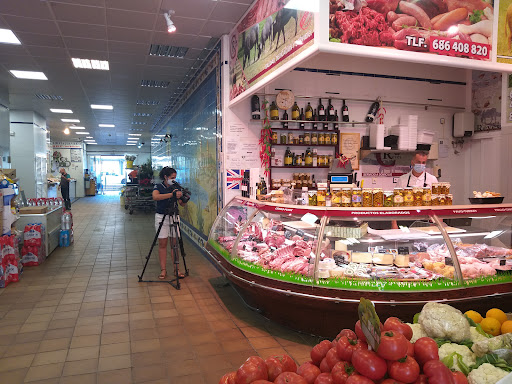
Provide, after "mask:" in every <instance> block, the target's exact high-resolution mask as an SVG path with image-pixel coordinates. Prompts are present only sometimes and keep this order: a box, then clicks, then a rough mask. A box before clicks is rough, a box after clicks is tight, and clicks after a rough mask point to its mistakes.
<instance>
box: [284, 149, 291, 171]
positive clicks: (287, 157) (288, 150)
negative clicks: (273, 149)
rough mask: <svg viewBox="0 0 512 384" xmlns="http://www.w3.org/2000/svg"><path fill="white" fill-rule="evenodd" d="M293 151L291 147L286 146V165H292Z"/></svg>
mask: <svg viewBox="0 0 512 384" xmlns="http://www.w3.org/2000/svg"><path fill="white" fill-rule="evenodd" d="M291 155H292V152H291V151H290V147H286V151H285V153H284V165H285V166H289V165H292V161H291V160H292V157H291Z"/></svg>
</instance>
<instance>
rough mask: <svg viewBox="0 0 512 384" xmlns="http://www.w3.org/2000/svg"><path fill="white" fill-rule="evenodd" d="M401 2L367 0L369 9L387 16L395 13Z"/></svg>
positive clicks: (396, 0) (395, 0)
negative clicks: (389, 13)
mask: <svg viewBox="0 0 512 384" xmlns="http://www.w3.org/2000/svg"><path fill="white" fill-rule="evenodd" d="M398 2H399V0H366V4H367V5H368V8H371V9H373V10H374V11H376V12H379V13H382V14H383V15H386V14H387V13H388V12H390V11H395V10H396V7H397V6H398Z"/></svg>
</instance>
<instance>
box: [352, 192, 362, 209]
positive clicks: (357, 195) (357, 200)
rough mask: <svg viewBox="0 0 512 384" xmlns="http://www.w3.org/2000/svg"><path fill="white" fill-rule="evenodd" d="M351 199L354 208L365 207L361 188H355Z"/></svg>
mask: <svg viewBox="0 0 512 384" xmlns="http://www.w3.org/2000/svg"><path fill="white" fill-rule="evenodd" d="M351 197H352V206H353V207H362V206H363V192H362V191H361V188H353V189H352V196H351Z"/></svg>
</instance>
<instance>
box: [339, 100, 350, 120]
mask: <svg viewBox="0 0 512 384" xmlns="http://www.w3.org/2000/svg"><path fill="white" fill-rule="evenodd" d="M341 117H342V121H344V122H346V123H348V122H349V121H350V119H349V117H348V107H347V104H345V100H343V105H342V106H341Z"/></svg>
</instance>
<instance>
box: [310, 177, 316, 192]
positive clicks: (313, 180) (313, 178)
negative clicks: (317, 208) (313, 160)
mask: <svg viewBox="0 0 512 384" xmlns="http://www.w3.org/2000/svg"><path fill="white" fill-rule="evenodd" d="M311 177H312V180H311V183H312V187H313V189H316V181H315V175H312V176H311Z"/></svg>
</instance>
